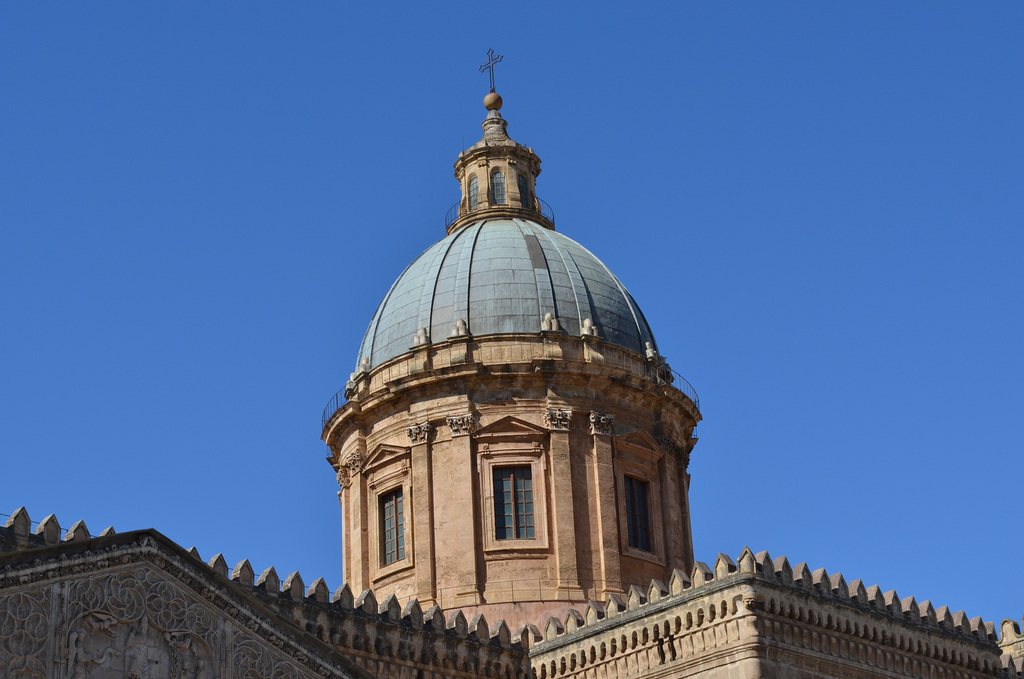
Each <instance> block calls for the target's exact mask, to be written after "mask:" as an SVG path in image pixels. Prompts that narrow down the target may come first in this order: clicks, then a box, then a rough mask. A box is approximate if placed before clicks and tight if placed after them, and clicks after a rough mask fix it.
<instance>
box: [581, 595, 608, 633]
mask: <svg viewBox="0 0 1024 679" xmlns="http://www.w3.org/2000/svg"><path fill="white" fill-rule="evenodd" d="M602 618H604V606H603V605H602V604H600V603H598V602H597V601H588V602H587V607H586V608H585V609H583V621H584V622H585V624H586V625H587V626H588V627H589V626H591V625H596V624H597V623H598V622H599V621H600V620H601V619H602Z"/></svg>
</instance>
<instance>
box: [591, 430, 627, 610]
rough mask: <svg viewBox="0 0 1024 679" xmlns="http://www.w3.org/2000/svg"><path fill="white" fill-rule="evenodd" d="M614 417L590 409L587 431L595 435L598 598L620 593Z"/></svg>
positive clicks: (620, 570)
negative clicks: (613, 457)
mask: <svg viewBox="0 0 1024 679" xmlns="http://www.w3.org/2000/svg"><path fill="white" fill-rule="evenodd" d="M614 424H615V418H614V417H612V416H611V415H602V414H601V413H590V433H591V435H592V436H593V437H594V469H593V473H594V488H595V489H596V491H597V517H596V518H597V526H598V529H597V533H598V534H597V540H596V541H595V544H596V545H597V547H598V549H599V550H600V552H599V555H598V563H599V564H600V566H601V579H602V580H603V581H604V582H603V584H602V586H601V590H600V591H601V598H602V599H606V598H607V595H608V594H609V593H615V594H621V593H622V591H623V590H622V566H621V559H620V553H619V518H618V515H617V511H616V508H617V507H618V504H617V503H616V500H615V468H614V464H613V463H612V439H611V434H612V429H613V427H614Z"/></svg>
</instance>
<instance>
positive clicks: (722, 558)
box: [715, 552, 736, 580]
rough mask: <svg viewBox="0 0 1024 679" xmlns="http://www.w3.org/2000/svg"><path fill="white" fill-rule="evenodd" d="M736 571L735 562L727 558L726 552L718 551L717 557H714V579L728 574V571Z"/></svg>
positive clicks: (719, 578)
mask: <svg viewBox="0 0 1024 679" xmlns="http://www.w3.org/2000/svg"><path fill="white" fill-rule="evenodd" d="M735 572H736V564H735V563H733V560H732V559H730V558H729V555H728V554H722V553H721V552H719V553H718V557H717V558H716V559H715V580H721V579H722V578H725V577H727V576H728V575H729V573H735Z"/></svg>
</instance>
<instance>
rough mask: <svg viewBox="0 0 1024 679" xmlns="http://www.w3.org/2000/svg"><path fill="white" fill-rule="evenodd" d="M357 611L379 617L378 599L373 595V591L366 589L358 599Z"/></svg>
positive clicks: (356, 603)
mask: <svg viewBox="0 0 1024 679" xmlns="http://www.w3.org/2000/svg"><path fill="white" fill-rule="evenodd" d="M355 609H356V610H359V611H362V612H363V613H366V614H367V615H377V611H378V608H377V597H375V596H374V595H373V591H372V590H369V589H364V590H363V591H362V593H361V594H360V595H359V596H358V597H356V602H355Z"/></svg>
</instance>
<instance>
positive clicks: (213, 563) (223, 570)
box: [206, 554, 228, 578]
mask: <svg viewBox="0 0 1024 679" xmlns="http://www.w3.org/2000/svg"><path fill="white" fill-rule="evenodd" d="M206 565H207V566H209V567H210V568H212V569H213V572H214V573H216V574H217V575H223V576H224V577H225V578H226V577H228V562H227V561H225V560H224V555H223V554H214V555H213V558H211V559H210V560H209V561H208V562H207V563H206Z"/></svg>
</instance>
